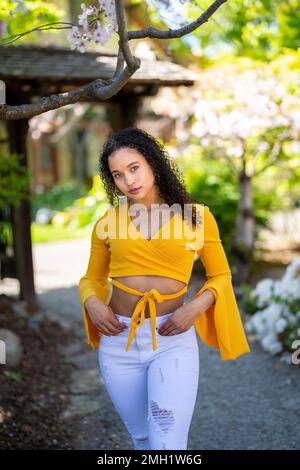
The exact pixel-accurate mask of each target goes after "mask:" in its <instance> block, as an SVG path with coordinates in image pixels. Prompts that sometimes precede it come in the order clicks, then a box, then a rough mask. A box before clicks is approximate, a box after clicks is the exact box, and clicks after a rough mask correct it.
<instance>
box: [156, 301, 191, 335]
mask: <svg viewBox="0 0 300 470" xmlns="http://www.w3.org/2000/svg"><path fill="white" fill-rule="evenodd" d="M193 324H194V317H193V315H192V314H191V309H190V308H189V304H188V303H185V304H183V305H181V306H180V307H179V308H177V309H176V310H174V313H173V315H171V316H170V317H169V318H168V319H167V320H166V321H165V323H163V324H162V325H160V327H159V330H157V331H158V333H159V334H160V335H163V336H172V335H178V334H180V333H184V332H185V331H187V330H188V329H189V328H191V326H192V325H193Z"/></svg>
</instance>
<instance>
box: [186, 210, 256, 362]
mask: <svg viewBox="0 0 300 470" xmlns="http://www.w3.org/2000/svg"><path fill="white" fill-rule="evenodd" d="M197 254H198V256H199V258H200V260H201V262H202V264H203V266H204V268H205V271H206V282H205V284H204V285H203V287H202V288H201V289H200V290H199V291H198V292H197V294H196V295H195V296H194V297H193V298H194V299H196V298H197V297H199V296H200V295H201V294H202V293H203V292H204V291H205V290H210V291H211V292H212V293H213V295H214V298H215V303H214V304H213V305H212V306H211V307H209V308H208V309H207V310H205V311H204V312H202V313H200V314H199V316H198V317H197V318H196V320H195V322H194V323H195V328H196V330H197V332H198V334H199V336H200V338H201V339H202V341H203V342H204V343H206V344H207V345H208V346H211V347H213V348H216V349H219V352H220V358H221V360H233V359H236V358H238V357H239V356H241V355H242V354H246V353H249V352H250V348H249V345H248V342H247V338H246V335H245V331H244V328H243V324H242V321H241V317H240V313H239V310H238V306H237V302H236V298H235V294H234V290H233V285H232V274H231V270H230V268H229V265H228V261H227V257H226V254H225V251H224V248H223V245H222V243H221V239H220V235H219V229H218V225H217V222H216V220H215V218H214V216H213V214H212V213H211V212H210V210H209V208H208V207H207V206H204V235H203V244H202V247H201V248H200V249H199V250H197Z"/></svg>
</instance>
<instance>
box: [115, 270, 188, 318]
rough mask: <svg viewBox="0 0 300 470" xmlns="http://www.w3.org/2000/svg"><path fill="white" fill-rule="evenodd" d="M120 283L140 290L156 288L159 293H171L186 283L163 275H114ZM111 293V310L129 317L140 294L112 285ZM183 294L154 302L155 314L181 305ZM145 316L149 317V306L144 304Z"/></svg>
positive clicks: (167, 311)
mask: <svg viewBox="0 0 300 470" xmlns="http://www.w3.org/2000/svg"><path fill="white" fill-rule="evenodd" d="M113 279H116V280H117V281H119V282H121V283H122V284H124V285H126V286H128V287H131V288H133V289H136V290H138V291H140V292H145V291H149V290H151V289H157V290H158V292H159V293H160V294H173V293H175V292H178V291H179V290H181V289H182V288H183V287H184V286H185V285H186V283H184V282H182V281H178V280H177V279H171V278H169V277H163V276H149V275H147V276H124V277H123V276H122V277H114V278H113ZM112 288H113V290H112V295H111V298H110V302H109V306H110V307H111V308H112V310H113V311H114V312H115V313H117V314H119V315H122V316H125V317H131V316H132V313H133V311H134V308H135V306H136V304H137V302H138V301H139V300H140V298H141V297H140V296H138V295H134V294H131V293H128V292H124V291H123V290H122V289H119V288H118V287H117V286H114V285H113V286H112ZM183 298H184V294H183V295H181V296H179V297H176V298H175V299H166V300H163V302H160V303H159V302H155V307H156V316H158V317H160V316H162V315H165V314H167V313H170V312H173V311H174V310H176V309H177V308H179V307H180V306H181V305H183ZM145 317H146V318H149V317H150V312H149V306H148V305H147V306H146V310H145Z"/></svg>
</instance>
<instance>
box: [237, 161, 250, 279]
mask: <svg viewBox="0 0 300 470" xmlns="http://www.w3.org/2000/svg"><path fill="white" fill-rule="evenodd" d="M239 186H240V201H239V207H238V216H237V220H236V227H235V234H236V235H235V237H234V239H233V243H232V251H233V253H234V255H235V257H236V262H235V271H234V273H233V277H234V280H235V281H236V283H241V282H247V281H248V280H249V275H250V267H251V262H252V259H253V250H254V230H255V221H254V216H253V198H252V182H251V177H249V176H248V175H247V174H246V171H245V168H243V170H242V172H241V174H240V177H239Z"/></svg>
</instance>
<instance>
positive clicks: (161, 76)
mask: <svg viewBox="0 0 300 470" xmlns="http://www.w3.org/2000/svg"><path fill="white" fill-rule="evenodd" d="M116 60H117V57H116V56H115V55H112V54H99V53H97V52H87V53H85V54H82V53H80V52H77V51H71V50H70V49H66V48H57V47H37V46H29V45H25V46H6V47H2V48H1V51H0V64H1V66H0V80H2V81H4V83H5V87H6V103H8V104H10V105H17V104H25V103H30V102H32V100H35V99H38V98H41V97H43V96H47V95H49V94H52V93H61V92H65V91H69V90H71V89H74V88H76V87H78V86H80V85H84V84H87V83H89V82H91V81H93V80H95V79H104V80H105V79H109V78H111V77H112V76H113V74H114V71H115V64H116ZM195 79H196V76H195V74H193V73H192V72H190V71H189V70H187V69H185V68H183V67H182V66H180V65H177V64H174V63H171V62H168V61H158V60H144V59H143V60H142V66H141V68H140V69H139V70H138V71H137V72H136V73H135V75H134V76H133V77H131V79H130V80H129V82H128V83H127V84H126V85H125V87H124V88H123V89H122V90H120V91H119V92H118V93H117V94H116V95H115V96H113V97H111V98H110V99H109V100H106V101H105V102H104V101H100V100H99V101H98V103H101V104H102V105H103V103H114V105H115V106H117V110H118V112H113V113H110V114H108V119H109V121H110V125H111V127H112V129H113V131H116V130H118V129H121V128H123V127H129V126H132V125H134V122H135V118H136V116H137V112H138V108H139V105H140V102H141V100H142V99H143V98H144V97H147V96H154V95H155V94H157V92H158V90H159V88H160V87H163V86H171V87H176V86H180V85H184V86H192V85H193V84H194V81H195ZM92 103H93V104H95V103H96V102H95V101H93V102H92ZM6 126H7V135H8V139H9V150H10V152H11V153H13V152H15V153H18V154H21V155H22V164H23V165H24V166H25V167H27V166H28V156H27V150H26V139H27V133H28V120H27V119H21V120H15V121H7V122H6ZM9 209H10V210H9V219H10V220H9V221H10V222H11V226H12V233H13V251H14V254H13V256H7V255H6V254H5V251H3V252H1V253H0V268H1V279H3V278H5V277H15V278H17V279H19V281H20V299H23V300H25V301H26V303H27V306H28V309H29V310H31V311H35V310H36V309H38V303H37V298H36V293H35V288H34V271H33V261H32V242H31V234H30V226H31V205H30V201H28V200H23V201H21V204H20V206H19V207H16V206H10V208H9ZM2 216H3V215H2Z"/></svg>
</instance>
